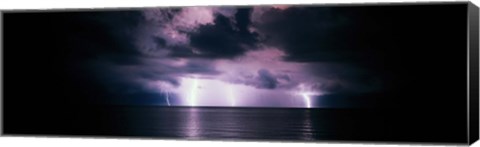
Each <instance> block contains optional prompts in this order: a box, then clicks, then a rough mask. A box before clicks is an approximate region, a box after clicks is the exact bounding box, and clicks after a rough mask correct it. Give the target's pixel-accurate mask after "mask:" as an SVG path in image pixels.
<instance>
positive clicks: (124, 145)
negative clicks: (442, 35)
mask: <svg viewBox="0 0 480 147" xmlns="http://www.w3.org/2000/svg"><path fill="white" fill-rule="evenodd" d="M438 1H444V0H436V2H438ZM379 2H382V3H385V2H388V3H392V2H428V0H381V1H379V0H323V1H322V0H301V1H299V0H172V1H168V0H110V1H109V0H1V1H0V10H10V9H17V10H18V9H20V10H22V9H65V8H106V7H107V8H121V7H127V8H132V7H152V6H192V5H196V6H198V5H252V4H253V5H254V4H311V3H315V4H327V3H335V4H340V3H343V4H345V3H379ZM472 2H473V3H475V4H476V5H477V6H478V5H480V0H472ZM0 44H1V43H0ZM0 62H1V60H0ZM0 82H1V81H0ZM0 104H1V103H0ZM0 122H1V121H0ZM446 127H448V126H446ZM412 133H413V132H412ZM0 146H1V147H11V146H15V147H23V146H48V147H64V146H69V147H70V146H72V147H93V146H95V147H96V146H99V147H103V146H106V147H130V146H135V147H153V146H155V147H159V146H163V147H170V146H173V147H244V146H247V147H260V146H261V147H292V146H295V147H322V146H323V147H326V146H333V147H347V146H358V147H365V146H379V147H380V146H400V147H403V146H412V147H414V146H433V145H428V144H427V145H426V144H409V143H404V144H401V145H400V144H388V143H363V142H362V143H360V142H353V143H352V142H326V143H292V142H233V141H185V140H181V141H179V140H152V139H112V138H70V137H41V136H40V137H4V136H2V137H0ZM441 146H445V145H441ZM474 146H475V147H480V143H478V142H477V143H476V144H474Z"/></svg>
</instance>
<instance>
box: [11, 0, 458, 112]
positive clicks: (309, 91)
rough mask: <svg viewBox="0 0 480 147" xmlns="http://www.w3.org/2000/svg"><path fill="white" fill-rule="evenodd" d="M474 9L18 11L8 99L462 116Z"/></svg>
mask: <svg viewBox="0 0 480 147" xmlns="http://www.w3.org/2000/svg"><path fill="white" fill-rule="evenodd" d="M465 7H466V5H461V4H458V5H436V6H426V5H410V6H389V7H378V6H329V7H319V6H295V5H294V6H285V5H281V6H248V7H233V6H222V7H182V8H173V7H172V8H169V7H164V8H141V9H130V10H129V9H126V10H78V11H77V12H73V11H72V12H69V11H59V12H56V11H52V12H39V13H32V12H11V13H6V14H5V16H4V19H5V20H6V21H5V26H4V30H5V36H6V37H5V48H6V49H5V51H4V52H5V60H6V62H5V63H6V68H7V70H6V71H7V73H6V76H9V77H11V78H8V79H7V80H6V81H7V82H11V83H16V84H11V85H12V86H11V88H12V92H10V91H8V89H7V92H6V93H7V94H8V93H9V92H10V93H14V92H13V90H15V91H17V92H15V93H16V94H17V95H20V96H21V97H22V99H24V100H25V101H32V102H37V101H38V102H40V103H48V104H52V103H58V104H114V105H117V104H120V105H159V106H241V107H245V106H246V107H299V108H309V107H318V108H330V107H333V108H336V107H342V108H345V107H347V108H349V107H363V106H367V107H400V106H402V105H405V104H407V105H410V106H422V105H424V104H428V103H430V102H432V100H436V101H435V103H436V104H438V106H439V107H444V106H445V104H449V105H453V106H457V105H458V106H460V105H459V104H462V103H463V101H462V100H460V99H457V98H456V99H455V101H449V99H453V98H454V97H458V98H462V96H463V95H464V94H465V93H464V92H463V91H462V88H464V87H462V86H463V85H465V84H464V83H465V81H464V80H458V79H462V78H465V75H466V74H465V73H464V72H465V71H464V70H463V69H464V67H462V66H458V65H463V62H464V61H463V60H457V59H463V58H464V55H465V54H464V53H465V52H464V51H463V48H462V47H465V45H466V44H465V39H466V37H465V35H466V32H465V30H466V26H465V23H464V22H465V21H466V14H464V13H463V12H464V8H465ZM446 10H448V12H447V11H446ZM70 11H71V10H70ZM459 49H460V50H462V51H457V50H459ZM454 50H455V52H454ZM10 68H11V69H10ZM15 77H17V78H15ZM15 85H18V86H15ZM453 85H454V86H453ZM8 88H10V87H8ZM440 92H442V93H440ZM22 95H23V96H22ZM40 97H42V98H40ZM448 97H450V98H448ZM18 99H20V98H18ZM40 99H42V100H40ZM21 101H23V100H21Z"/></svg>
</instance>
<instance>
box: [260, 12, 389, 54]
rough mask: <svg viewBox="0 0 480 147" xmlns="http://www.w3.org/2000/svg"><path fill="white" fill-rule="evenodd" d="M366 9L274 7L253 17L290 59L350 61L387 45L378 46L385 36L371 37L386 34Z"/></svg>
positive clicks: (263, 31) (270, 43)
mask: <svg viewBox="0 0 480 147" xmlns="http://www.w3.org/2000/svg"><path fill="white" fill-rule="evenodd" d="M363 13H364V12H363V11H361V10H357V9H353V8H352V9H349V10H348V11H345V10H344V9H342V8H335V7H333V8H318V7H291V8H288V9H285V10H279V9H274V8H270V9H263V10H257V11H255V12H254V13H253V16H254V17H252V21H253V26H254V27H255V28H256V29H257V31H258V32H259V33H260V34H261V36H262V37H263V38H264V40H265V42H266V44H268V45H272V46H277V47H279V48H281V49H283V50H285V51H286V52H287V54H288V56H286V58H285V59H286V60H289V61H297V62H319V61H338V62H346V61H347V62H350V61H361V59H366V60H368V59H369V57H368V55H369V53H371V52H370V51H371V50H373V49H377V50H380V49H383V48H378V47H377V46H378V44H379V43H377V41H378V42H380V41H382V40H371V39H372V36H375V37H376V38H378V37H379V36H376V35H382V33H379V31H380V30H381V29H382V28H381V27H378V28H377V27H376V26H377V25H375V22H372V21H371V20H369V19H368V16H364V15H365V14H363ZM367 15H368V14H367ZM359 18H362V19H361V20H362V21H356V20H357V19H359ZM385 34H386V33H385ZM385 34H383V35H385ZM380 44H381V43H380ZM372 60H373V59H372Z"/></svg>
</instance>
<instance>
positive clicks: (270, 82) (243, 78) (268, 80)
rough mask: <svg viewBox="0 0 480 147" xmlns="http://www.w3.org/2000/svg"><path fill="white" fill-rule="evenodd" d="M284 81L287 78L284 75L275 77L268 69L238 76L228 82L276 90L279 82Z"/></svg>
mask: <svg viewBox="0 0 480 147" xmlns="http://www.w3.org/2000/svg"><path fill="white" fill-rule="evenodd" d="M286 79H288V77H286V76H285V75H276V74H274V73H272V72H271V71H269V70H268V69H260V70H258V71H257V72H256V73H255V74H239V75H238V76H236V77H232V78H231V79H229V80H228V81H229V82H232V83H238V84H244V85H248V86H253V87H256V88H259V89H276V88H278V87H279V84H280V83H279V80H286ZM288 80H289V79H288Z"/></svg>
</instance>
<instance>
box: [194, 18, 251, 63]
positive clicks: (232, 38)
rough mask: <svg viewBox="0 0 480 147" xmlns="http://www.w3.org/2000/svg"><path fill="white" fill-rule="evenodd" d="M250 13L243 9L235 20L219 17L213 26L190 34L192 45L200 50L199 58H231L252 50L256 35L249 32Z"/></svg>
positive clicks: (201, 27)
mask: <svg viewBox="0 0 480 147" xmlns="http://www.w3.org/2000/svg"><path fill="white" fill-rule="evenodd" d="M249 13H250V11H249V10H248V9H241V10H239V11H237V13H236V14H235V20H234V21H232V20H231V19H229V18H227V17H225V16H223V15H217V16H216V18H215V21H214V24H213V25H205V26H200V27H199V28H198V30H197V31H196V32H194V33H191V34H190V45H191V46H192V47H193V48H195V49H198V51H199V56H202V57H209V58H231V57H235V56H239V55H242V54H243V53H245V52H246V51H247V50H248V49H252V48H253V47H254V46H255V43H256V39H255V38H256V34H252V33H250V32H248V30H247V26H248V24H249V18H248V15H249Z"/></svg>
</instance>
